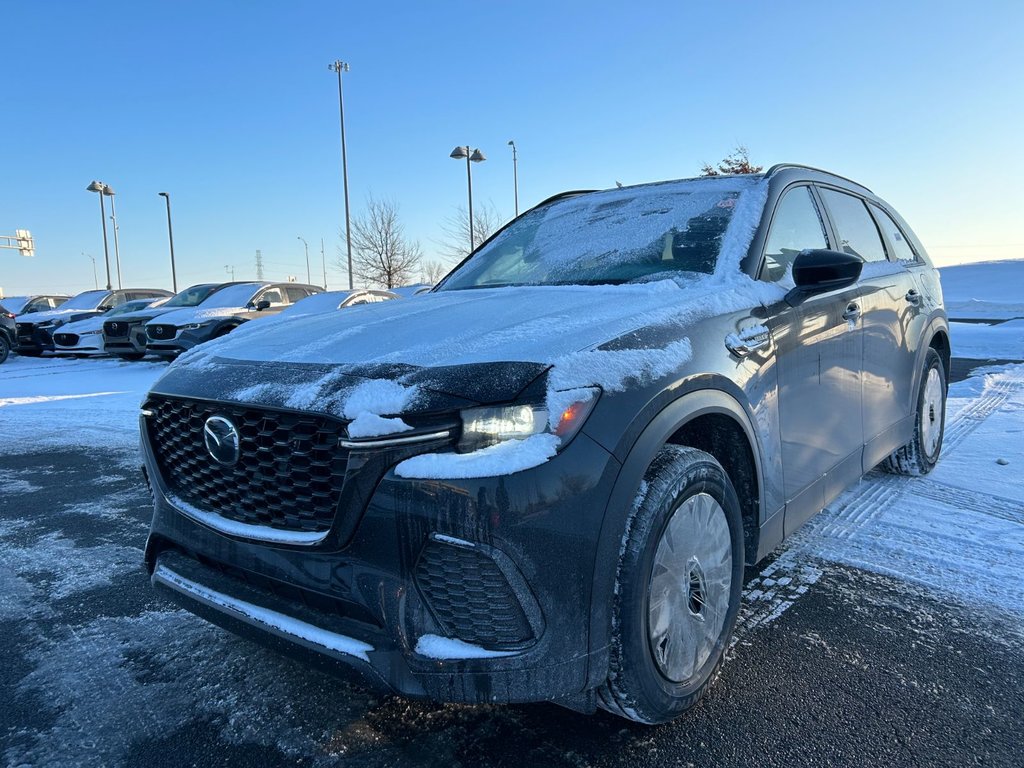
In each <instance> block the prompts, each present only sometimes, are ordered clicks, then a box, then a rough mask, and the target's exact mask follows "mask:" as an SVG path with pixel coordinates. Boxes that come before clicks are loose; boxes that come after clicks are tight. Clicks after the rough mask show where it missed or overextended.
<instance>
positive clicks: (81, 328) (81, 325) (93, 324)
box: [60, 315, 107, 336]
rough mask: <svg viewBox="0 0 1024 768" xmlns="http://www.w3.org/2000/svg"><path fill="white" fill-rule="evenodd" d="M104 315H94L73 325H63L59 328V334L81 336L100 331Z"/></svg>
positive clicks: (105, 317)
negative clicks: (87, 332)
mask: <svg viewBox="0 0 1024 768" xmlns="http://www.w3.org/2000/svg"><path fill="white" fill-rule="evenodd" d="M106 319H107V316H106V315H96V316H95V317H88V318H86V319H85V320H76V321H75V322H73V323H65V324H64V325H62V326H61V327H60V332H61V333H77V334H78V335H79V336H81V335H82V334H83V333H85V332H86V331H102V330H103V323H104V321H105V320H106Z"/></svg>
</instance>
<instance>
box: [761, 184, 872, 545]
mask: <svg viewBox="0 0 1024 768" xmlns="http://www.w3.org/2000/svg"><path fill="white" fill-rule="evenodd" d="M832 242H833V235H832V234H831V233H830V232H829V230H828V228H827V226H826V224H825V221H824V219H823V217H822V216H821V213H820V206H819V201H818V199H817V196H816V194H815V192H814V191H813V189H812V188H811V187H810V186H809V185H798V186H794V187H790V188H789V189H788V190H786V191H785V192H784V193H783V195H782V196H781V197H780V199H779V202H778V204H777V206H776V208H775V211H774V213H773V215H772V221H771V225H770V228H769V231H768V237H767V239H766V241H765V251H764V256H763V260H762V266H761V272H760V278H761V279H762V280H766V281H768V282H778V283H780V284H782V285H783V286H785V287H791V286H792V264H793V261H794V260H795V259H796V256H797V254H798V253H800V251H802V250H806V249H816V248H828V247H833V246H832ZM858 298H859V289H858V288H857V287H856V286H854V287H850V288H845V289H840V290H836V291H828V292H826V293H820V294H817V295H814V296H809V297H806V298H804V299H803V300H802V301H800V302H796V303H795V306H794V305H791V304H789V303H788V302H786V301H781V302H778V303H777V304H774V305H772V306H770V307H768V321H767V323H768V327H769V330H770V331H771V333H772V337H773V339H774V341H775V346H776V354H777V363H776V364H777V369H778V392H779V425H780V433H781V450H782V471H783V486H784V491H785V496H786V517H785V532H786V535H789V533H791V532H792V531H794V530H795V529H796V528H797V527H799V526H800V525H801V524H802V523H803V522H804V521H805V520H807V518H809V517H810V516H811V515H813V514H815V513H816V512H818V511H819V510H820V509H821V508H822V507H823V506H824V505H825V503H826V499H827V498H829V497H831V496H832V495H833V493H834V492H835V489H836V488H842V487H845V485H846V484H847V483H848V482H850V478H851V477H853V478H855V477H856V476H858V475H859V474H860V466H861V451H862V447H863V425H862V421H861V381H860V361H861V355H862V345H863V336H862V334H861V327H860V323H859V317H858V316H857V315H856V311H857V306H858V304H857V302H858Z"/></svg>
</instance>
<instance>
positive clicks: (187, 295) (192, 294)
mask: <svg viewBox="0 0 1024 768" xmlns="http://www.w3.org/2000/svg"><path fill="white" fill-rule="evenodd" d="M215 290H217V284H216V283H207V284H206V285H193V286H192V287H191V288H186V289H185V290H184V291H182V292H181V293H179V294H178V295H177V296H175V297H174V298H173V299H168V300H167V301H166V302H164V303H163V304H161V305H160V306H162V307H198V306H199V305H200V304H202V303H203V302H204V301H206V299H207V298H208V297H209V295H210V294H211V293H213V292H214V291H215Z"/></svg>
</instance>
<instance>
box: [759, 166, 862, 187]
mask: <svg viewBox="0 0 1024 768" xmlns="http://www.w3.org/2000/svg"><path fill="white" fill-rule="evenodd" d="M787 168H800V169H802V170H805V171H816V172H818V173H824V174H825V175H826V176H835V177H836V178H837V179H842V180H843V181H848V182H850V183H851V184H855V185H856V186H858V187H860V188H861V189H865V190H867V191H868V192H871V190H870V189H868V187H866V186H864V185H863V184H861V183H860V182H859V181H854V180H853V179H848V178H846V177H845V176H840V175H839V174H838V173H833V172H832V171H826V170H824V169H822V168H815V167H814V166H813V165H801V164H800V163H776V164H775V165H773V166H772V167H771V168H769V169H768V170H767V172H766V173H765V174H764V176H765V178H766V179H768V178H771V177H772V175H773V174H775V173H776V172H778V171H784V170H786V169H787ZM871 194H872V195H873V194H875V193H874V192H871Z"/></svg>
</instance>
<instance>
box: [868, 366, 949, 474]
mask: <svg viewBox="0 0 1024 768" xmlns="http://www.w3.org/2000/svg"><path fill="white" fill-rule="evenodd" d="M945 429H946V370H945V368H944V367H943V365H942V358H940V357H939V353H938V352H936V351H935V350H934V349H929V350H928V352H927V353H926V354H925V358H924V371H923V372H922V374H921V385H920V389H919V390H918V393H917V416H916V417H915V419H914V436H913V438H911V440H910V442H909V443H907V444H906V445H904V446H902V447H900V448H897V449H896V450H895V451H893V452H892V453H891V454H889V457H888V458H886V459H885V461H883V462H882V464H881V467H882V469H884V470H885V471H886V472H892V473H893V474H896V475H927V474H928V473H929V472H931V471H932V469H934V467H935V464H936V462H938V460H939V454H940V453H941V452H942V437H943V434H944V433H945Z"/></svg>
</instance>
